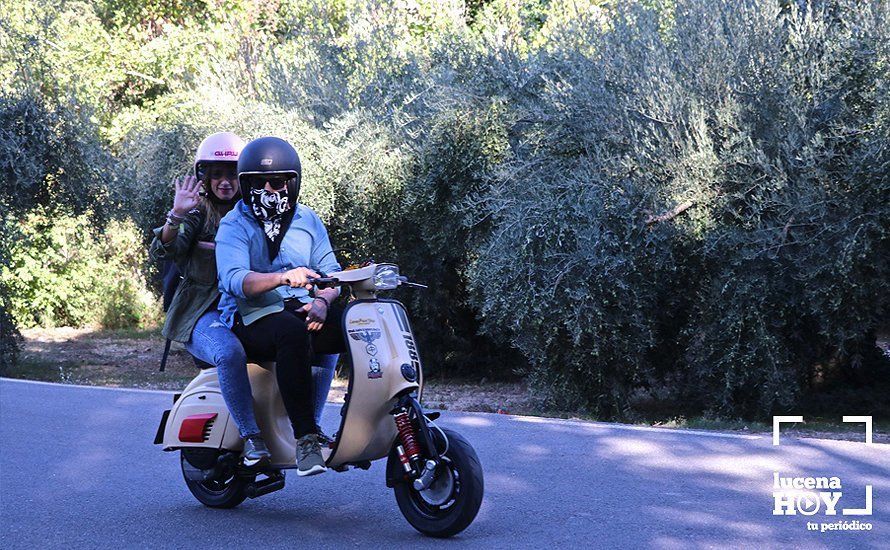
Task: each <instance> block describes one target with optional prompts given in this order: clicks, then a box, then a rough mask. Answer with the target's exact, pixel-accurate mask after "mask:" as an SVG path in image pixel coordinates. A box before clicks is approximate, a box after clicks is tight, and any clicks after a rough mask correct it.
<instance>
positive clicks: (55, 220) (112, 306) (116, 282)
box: [0, 210, 159, 328]
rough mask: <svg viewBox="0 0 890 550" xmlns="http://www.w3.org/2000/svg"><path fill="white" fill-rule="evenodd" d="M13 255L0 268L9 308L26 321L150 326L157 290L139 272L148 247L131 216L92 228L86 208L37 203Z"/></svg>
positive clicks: (28, 324)
mask: <svg viewBox="0 0 890 550" xmlns="http://www.w3.org/2000/svg"><path fill="white" fill-rule="evenodd" d="M19 231H20V235H21V237H20V239H19V240H18V241H16V242H15V243H13V244H12V246H11V251H10V263H9V264H8V265H4V266H3V267H2V270H0V278H2V281H3V282H2V284H3V285H4V286H5V287H7V288H9V289H10V290H11V300H10V303H11V312H12V315H14V316H15V319H16V320H17V322H18V323H19V326H23V327H35V326H42V327H53V326H84V325H92V326H101V327H105V328H127V327H136V326H152V325H153V324H155V323H156V322H157V321H158V316H159V313H158V309H159V308H158V305H157V301H156V299H155V297H154V296H153V295H152V294H151V293H150V292H148V291H147V290H146V286H145V281H144V279H143V277H142V275H141V271H142V267H143V264H144V262H145V261H146V256H147V253H146V251H145V248H144V247H143V246H142V243H141V236H140V232H139V231H137V230H136V228H135V227H134V225H133V224H132V222H116V221H113V222H111V223H109V224H108V226H107V227H106V228H105V231H104V232H98V231H96V228H95V227H94V225H93V222H91V221H90V219H89V217H88V216H86V215H82V216H77V217H68V216H60V215H49V214H47V213H46V212H45V211H41V210H35V211H33V212H32V213H30V214H28V215H27V216H26V217H25V218H24V219H23V220H22V223H21V226H20V228H19Z"/></svg>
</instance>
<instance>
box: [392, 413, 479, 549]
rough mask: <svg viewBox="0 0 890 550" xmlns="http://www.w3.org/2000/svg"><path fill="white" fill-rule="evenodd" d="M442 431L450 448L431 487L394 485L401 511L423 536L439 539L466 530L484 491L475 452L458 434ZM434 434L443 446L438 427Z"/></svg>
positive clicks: (404, 484)
mask: <svg viewBox="0 0 890 550" xmlns="http://www.w3.org/2000/svg"><path fill="white" fill-rule="evenodd" d="M442 431H443V432H444V433H445V435H446V437H447V438H448V445H447V447H448V449H447V451H446V452H445V453H444V454H442V464H441V465H440V466H439V468H438V471H437V472H436V478H435V480H434V481H433V483H432V484H431V485H430V487H429V488H428V489H426V490H423V491H417V490H415V489H414V487H413V486H412V485H411V483H408V482H403V483H398V484H397V485H396V486H395V487H393V491H394V492H395V496H396V502H397V503H398V505H399V510H401V511H402V515H404V516H405V519H407V520H408V523H410V524H411V526H412V527H414V528H415V529H417V530H418V531H420V532H421V533H423V534H424V535H427V536H430V537H437V538H445V537H450V536H452V535H456V534H457V533H460V532H461V531H463V530H464V529H466V528H467V527H468V526H469V525H470V524H471V523H472V522H473V520H474V519H475V518H476V514H477V513H478V512H479V507H480V506H481V505H482V494H483V492H484V481H483V477H482V464H480V463H479V457H478V456H476V451H474V450H473V447H472V446H471V445H470V443H469V442H468V441H467V440H466V439H464V438H463V436H461V435H460V434H459V433H457V432H455V431H452V430H449V429H443V430H442ZM433 433H434V438H435V439H436V443H437V446H438V447H440V449H444V448H445V443H444V441H442V436H441V434H439V433H438V432H437V431H436V430H434V431H433ZM396 460H398V459H397V458H396Z"/></svg>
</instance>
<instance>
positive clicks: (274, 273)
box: [216, 137, 345, 476]
mask: <svg viewBox="0 0 890 550" xmlns="http://www.w3.org/2000/svg"><path fill="white" fill-rule="evenodd" d="M301 175H302V170H301V165H300V159H299V156H298V155H297V152H296V150H295V149H294V148H293V147H292V146H291V145H290V144H289V143H287V142H286V141H284V140H283V139H280V138H276V137H264V138H259V139H256V140H254V141H251V142H250V143H248V144H247V145H246V146H245V147H244V149H243V150H242V151H241V155H240V157H239V159H238V180H239V182H240V185H241V189H242V194H243V197H244V198H243V200H242V201H241V202H239V203H238V204H237V205H236V206H235V208H233V209H232V210H231V211H230V212H229V213H228V214H227V215H226V216H225V218H223V220H222V222H221V223H220V227H219V230H218V232H217V235H216V261H217V268H218V273H219V286H220V290H221V291H222V298H221V300H220V304H219V309H220V311H221V312H222V315H221V319H222V321H223V322H224V323H225V324H226V325H227V326H228V327H230V328H231V330H232V331H233V332H234V333H235V335H236V336H237V337H238V339H239V340H240V341H241V343H242V345H243V346H244V350H245V351H246V352H247V354H248V356H249V357H251V358H252V359H254V360H259V361H275V362H276V364H277V368H276V377H277V381H278V387H279V390H280V392H281V397H282V400H283V402H284V406H285V409H286V410H287V413H288V417H289V419H290V422H291V425H292V427H293V431H294V437H295V438H296V439H297V473H298V474H299V475H301V476H307V475H315V474H320V473H322V472H324V471H326V467H325V462H324V459H323V458H322V454H321V445H320V438H319V433H318V428H317V425H316V422H315V418H314V408H315V396H314V395H313V391H312V370H311V361H310V359H311V353H312V352H313V351H314V352H316V353H341V352H343V351H344V350H345V346H344V341H343V334H342V328H341V326H340V319H341V317H342V309H341V308H339V307H338V306H336V305H332V302H333V301H334V299H336V298H337V296H338V295H339V290H337V289H336V288H328V289H324V290H320V291H319V292H317V294H316V295H315V296H314V297H311V296H309V292H308V290H309V289H311V287H312V285H311V284H310V283H309V278H315V277H319V273H318V271H322V272H334V271H339V270H340V265H339V264H338V263H337V260H336V258H335V257H334V254H333V250H332V248H331V243H330V240H329V238H328V234H327V230H326V229H325V227H324V224H323V223H322V221H321V219H320V218H319V217H318V215H317V214H316V213H315V212H313V211H312V210H311V209H310V208H309V207H307V206H305V205H302V204H299V203H298V201H297V199H298V197H299V192H300V183H301Z"/></svg>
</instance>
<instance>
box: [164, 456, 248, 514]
mask: <svg viewBox="0 0 890 550" xmlns="http://www.w3.org/2000/svg"><path fill="white" fill-rule="evenodd" d="M186 460H187V459H186V456H185V452H182V451H181V452H180V466H181V467H182V469H183V472H182V478H183V479H184V480H185V484H186V486H187V487H188V488H189V491H191V493H192V494H193V495H195V498H196V499H198V500H199V501H200V502H201V504H203V505H204V506H209V507H210V508H234V507H235V506H238V505H239V504H241V503H242V502H244V499H246V498H247V485H248V484H249V483H251V482H252V481H253V479H251V478H249V477H244V476H240V475H235V473H234V472H233V473H232V474H231V475H230V476H226V479H223V480H219V481H195V480H191V479H189V478H188V477H186V475H185V464H184V463H185V462H186ZM195 466H197V467H200V466H198V465H195Z"/></svg>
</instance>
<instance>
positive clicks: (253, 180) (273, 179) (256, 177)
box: [241, 173, 296, 191]
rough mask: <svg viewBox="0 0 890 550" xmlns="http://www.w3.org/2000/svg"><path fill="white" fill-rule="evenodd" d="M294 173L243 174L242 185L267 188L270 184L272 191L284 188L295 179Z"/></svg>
mask: <svg viewBox="0 0 890 550" xmlns="http://www.w3.org/2000/svg"><path fill="white" fill-rule="evenodd" d="M295 180H296V178H295V177H294V175H293V174H291V173H287V174H271V173H270V174H241V185H243V186H246V187H250V188H253V189H265V188H266V186H267V185H268V186H269V188H270V189H271V190H272V191H280V190H282V189H284V188H285V187H286V186H287V184H288V183H290V182H291V181H295Z"/></svg>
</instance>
